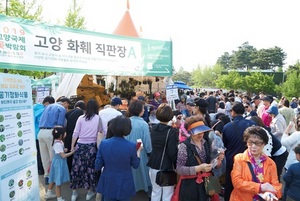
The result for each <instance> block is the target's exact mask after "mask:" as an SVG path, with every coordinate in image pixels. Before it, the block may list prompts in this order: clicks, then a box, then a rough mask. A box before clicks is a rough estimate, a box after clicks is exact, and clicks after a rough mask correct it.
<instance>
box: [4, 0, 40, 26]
mask: <svg viewBox="0 0 300 201" xmlns="http://www.w3.org/2000/svg"><path fill="white" fill-rule="evenodd" d="M8 1H9V3H8V7H7V8H6V5H5V7H4V6H3V5H2V4H1V5H0V6H1V9H0V13H1V14H7V15H8V16H13V17H19V18H23V19H28V20H34V21H39V22H41V21H42V19H43V18H42V17H41V14H42V11H43V7H42V6H41V5H37V0H32V1H30V2H29V1H20V0H8Z"/></svg>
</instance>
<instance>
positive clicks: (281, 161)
mask: <svg viewBox="0 0 300 201" xmlns="http://www.w3.org/2000/svg"><path fill="white" fill-rule="evenodd" d="M288 155H289V153H288V152H287V151H285V152H284V153H283V154H281V155H279V156H272V157H271V159H272V160H273V161H274V162H275V164H276V168H277V176H278V180H279V182H280V176H281V174H282V170H283V167H284V165H285V162H286V159H287V157H288Z"/></svg>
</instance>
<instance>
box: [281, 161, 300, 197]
mask: <svg viewBox="0 0 300 201" xmlns="http://www.w3.org/2000/svg"><path fill="white" fill-rule="evenodd" d="M299 170H300V163H294V164H292V165H291V166H290V167H289V169H288V171H287V172H286V174H285V175H283V180H284V181H285V185H286V186H285V191H286V193H287V196H288V197H290V198H292V199H294V200H299V198H300V190H299V189H300V171H299Z"/></svg>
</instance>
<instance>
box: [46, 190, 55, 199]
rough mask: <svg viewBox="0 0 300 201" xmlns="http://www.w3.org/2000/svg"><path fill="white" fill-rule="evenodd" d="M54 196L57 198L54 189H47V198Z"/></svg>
mask: <svg viewBox="0 0 300 201" xmlns="http://www.w3.org/2000/svg"><path fill="white" fill-rule="evenodd" d="M52 198H56V194H55V193H53V192H52V191H49V190H48V191H47V193H46V195H45V199H46V200H48V199H52Z"/></svg>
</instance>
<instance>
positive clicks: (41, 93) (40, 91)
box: [36, 87, 50, 103]
mask: <svg viewBox="0 0 300 201" xmlns="http://www.w3.org/2000/svg"><path fill="white" fill-rule="evenodd" d="M49 95H50V89H49V87H38V88H36V103H42V102H43V100H44V98H45V97H46V96H49Z"/></svg>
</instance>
